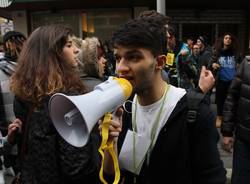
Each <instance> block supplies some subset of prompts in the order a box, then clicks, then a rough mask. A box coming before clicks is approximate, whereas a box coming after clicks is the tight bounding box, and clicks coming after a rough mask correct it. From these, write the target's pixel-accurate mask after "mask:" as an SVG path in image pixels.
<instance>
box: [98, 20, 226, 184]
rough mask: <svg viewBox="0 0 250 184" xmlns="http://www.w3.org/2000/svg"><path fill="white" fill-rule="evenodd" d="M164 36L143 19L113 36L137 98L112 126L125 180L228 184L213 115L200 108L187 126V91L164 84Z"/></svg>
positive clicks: (120, 68) (119, 66)
mask: <svg viewBox="0 0 250 184" xmlns="http://www.w3.org/2000/svg"><path fill="white" fill-rule="evenodd" d="M165 35H166V29H165V28H164V27H163V26H161V25H159V24H154V23H152V22H150V21H145V20H142V19H141V20H140V19H139V20H132V21H130V22H128V23H127V24H125V25H123V26H122V27H121V28H120V29H119V30H118V31H117V32H116V33H115V34H114V36H113V43H114V48H115V50H114V52H115V57H116V70H117V74H118V76H119V77H122V78H126V79H127V80H129V81H130V82H131V84H132V86H133V90H134V93H135V96H134V99H133V103H132V104H133V105H132V113H128V112H125V111H124V113H122V110H121V109H119V110H118V111H117V113H116V115H117V117H114V119H113V120H112V121H111V125H110V127H109V130H110V133H109V140H113V143H114V146H115V147H116V146H117V148H118V149H117V150H118V155H119V164H120V169H121V173H122V178H121V180H122V181H123V182H124V183H125V184H131V183H137V184H153V183H163V182H164V183H170V184H173V183H175V184H183V183H185V184H196V183H197V184H225V181H226V176H225V169H224V168H223V164H222V161H221V160H220V157H219V152H218V149H217V141H218V137H219V135H218V132H217V130H216V128H215V126H214V120H215V116H214V114H213V113H212V112H211V111H210V109H209V107H208V106H207V105H206V104H203V103H201V104H200V107H199V112H198V114H199V115H198V118H197V122H196V123H195V124H193V125H192V126H191V125H190V126H189V125H188V123H187V111H188V108H187V99H186V91H185V90H184V89H181V88H176V87H174V86H172V85H169V84H167V83H166V82H165V81H164V80H163V79H162V75H161V73H162V69H163V68H164V65H165V61H166V57H165V56H164V53H165V51H166V44H167V43H166V36H165ZM122 115H123V116H122ZM100 129H101V124H100ZM106 156H107V157H106V160H105V167H104V171H105V172H106V173H107V174H108V175H113V174H114V170H113V167H112V166H113V165H112V164H113V163H112V160H111V159H110V157H109V155H108V153H106Z"/></svg>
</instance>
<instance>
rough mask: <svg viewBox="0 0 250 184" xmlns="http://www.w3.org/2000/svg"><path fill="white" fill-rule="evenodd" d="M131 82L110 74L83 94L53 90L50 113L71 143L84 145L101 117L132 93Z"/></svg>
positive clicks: (78, 145)
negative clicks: (74, 94)
mask: <svg viewBox="0 0 250 184" xmlns="http://www.w3.org/2000/svg"><path fill="white" fill-rule="evenodd" d="M131 93H132V86H131V84H130V82H129V81H128V80H126V79H124V78H116V77H110V78H109V79H108V80H107V81H105V82H103V83H101V84H99V85H97V86H96V87H95V88H94V90H93V91H92V92H89V93H87V94H84V95H77V96H67V95H65V94H62V93H56V94H54V95H53V96H52V97H51V98H50V101H49V113H50V117H51V119H52V122H53V124H54V126H55V128H56V130H57V131H58V132H59V134H60V135H61V136H62V137H63V138H64V139H65V140H66V141H67V142H68V143H69V144H71V145H73V146H76V147H81V146H84V145H85V144H86V143H87V141H88V138H89V134H90V132H91V131H92V129H93V127H94V126H95V124H96V123H97V122H98V120H99V119H100V118H101V117H102V116H103V115H104V114H105V113H107V112H112V111H114V110H115V108H116V107H117V106H120V105H122V104H123V103H124V102H125V101H126V100H127V99H128V98H129V97H130V95H131Z"/></svg>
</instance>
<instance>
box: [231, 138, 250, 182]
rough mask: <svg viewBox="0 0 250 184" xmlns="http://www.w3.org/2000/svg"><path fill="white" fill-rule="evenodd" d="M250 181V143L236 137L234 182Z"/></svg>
mask: <svg viewBox="0 0 250 184" xmlns="http://www.w3.org/2000/svg"><path fill="white" fill-rule="evenodd" d="M249 183H250V144H249V142H246V141H242V140H239V139H237V138H236V140H235V143H234V152H233V173H232V184H249Z"/></svg>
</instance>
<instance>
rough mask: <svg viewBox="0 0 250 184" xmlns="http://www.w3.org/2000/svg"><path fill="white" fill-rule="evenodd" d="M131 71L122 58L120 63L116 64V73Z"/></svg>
mask: <svg viewBox="0 0 250 184" xmlns="http://www.w3.org/2000/svg"><path fill="white" fill-rule="evenodd" d="M128 70H129V66H128V65H127V63H126V62H125V61H124V59H123V58H122V59H121V60H120V62H119V63H116V72H117V73H123V72H127V71H128Z"/></svg>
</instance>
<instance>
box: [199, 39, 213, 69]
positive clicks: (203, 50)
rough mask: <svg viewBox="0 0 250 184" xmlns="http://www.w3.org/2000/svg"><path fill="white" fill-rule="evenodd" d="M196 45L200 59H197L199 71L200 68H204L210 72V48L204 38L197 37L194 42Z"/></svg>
mask: <svg viewBox="0 0 250 184" xmlns="http://www.w3.org/2000/svg"><path fill="white" fill-rule="evenodd" d="M196 43H197V45H198V46H199V48H200V57H199V62H198V66H199V71H200V70H201V67H202V66H205V67H206V68H207V69H209V70H212V68H211V57H212V47H211V46H210V45H209V44H208V40H207V37H206V36H199V37H198V38H197V41H196Z"/></svg>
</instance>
